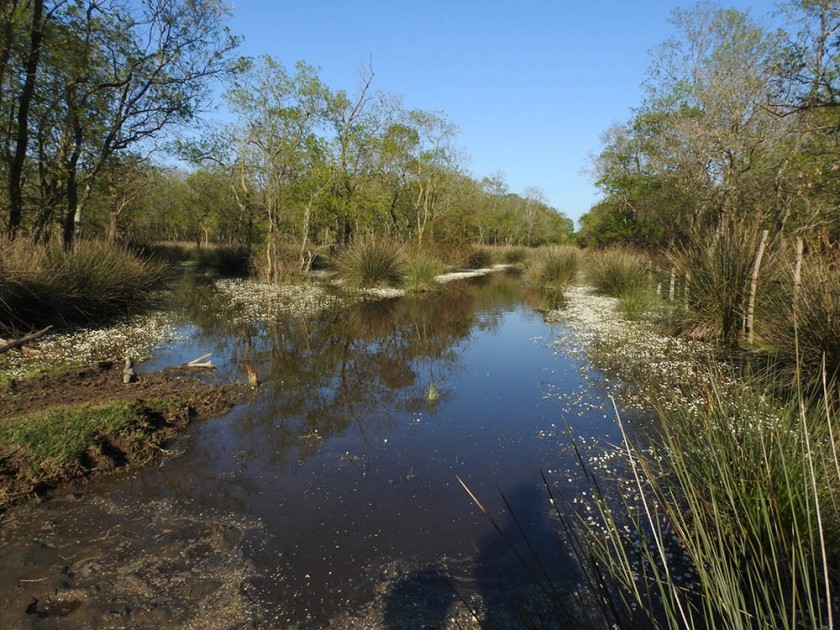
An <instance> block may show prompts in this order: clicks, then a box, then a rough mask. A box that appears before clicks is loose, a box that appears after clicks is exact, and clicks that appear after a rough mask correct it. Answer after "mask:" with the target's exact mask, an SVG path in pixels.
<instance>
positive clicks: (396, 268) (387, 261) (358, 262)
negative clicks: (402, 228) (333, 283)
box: [336, 239, 406, 288]
mask: <svg viewBox="0 0 840 630" xmlns="http://www.w3.org/2000/svg"><path fill="white" fill-rule="evenodd" d="M336 264H337V267H338V274H339V276H340V277H341V278H342V279H343V280H344V282H345V283H346V285H347V286H349V287H353V288H361V287H390V286H399V285H401V284H402V283H403V280H404V277H405V272H406V263H405V257H404V255H403V252H402V249H401V248H400V247H399V246H398V245H396V244H394V243H391V242H390V241H385V240H368V239H366V240H362V241H358V242H356V243H354V244H353V245H351V246H350V247H348V248H347V249H345V250H344V251H343V252H342V253H341V254H340V255H339V257H338V260H337V263H336Z"/></svg>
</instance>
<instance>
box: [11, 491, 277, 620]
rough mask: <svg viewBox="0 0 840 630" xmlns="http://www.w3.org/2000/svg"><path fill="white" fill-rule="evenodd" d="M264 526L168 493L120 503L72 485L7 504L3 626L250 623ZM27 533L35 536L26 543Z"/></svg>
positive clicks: (253, 611) (30, 537)
mask: <svg viewBox="0 0 840 630" xmlns="http://www.w3.org/2000/svg"><path fill="white" fill-rule="evenodd" d="M256 527H258V526H257V525H255V524H253V523H248V522H244V521H236V520H233V519H231V518H230V517H229V516H219V515H214V514H207V515H202V516H200V517H199V516H196V515H194V514H189V513H186V512H182V511H180V510H179V509H178V508H177V507H176V506H175V505H174V504H172V503H171V502H167V501H155V502H151V503H139V502H138V503H137V504H130V503H129V504H121V505H120V504H116V503H113V502H111V501H108V500H103V499H94V500H90V499H89V498H88V497H86V496H85V489H84V487H83V486H82V485H77V486H75V487H74V486H73V485H72V484H71V485H67V486H64V488H63V492H61V493H60V495H57V496H56V497H55V498H54V499H53V500H52V501H49V502H48V503H46V504H40V505H38V504H34V503H32V504H29V505H24V506H19V507H17V508H16V509H15V510H11V511H9V512H8V513H7V514H6V515H5V517H4V519H3V523H2V528H0V548H2V557H3V571H2V572H0V627H2V628H175V627H177V628H196V629H198V628H201V629H210V630H212V629H215V628H220V629H221V628H245V627H254V625H259V623H260V622H259V617H260V616H259V614H258V613H257V611H255V610H253V609H252V606H251V603H250V595H249V591H250V587H249V584H250V581H251V580H252V578H253V569H252V566H251V564H250V562H249V561H248V560H247V559H246V558H245V556H244V554H243V550H242V540H243V537H244V536H245V535H246V534H247V532H248V531H249V530H251V529H254V528H256ZM21 537H25V538H26V539H28V540H30V541H31V544H28V545H24V546H21V545H19V544H15V543H14V542H11V541H15V540H19V539H20V538H21Z"/></svg>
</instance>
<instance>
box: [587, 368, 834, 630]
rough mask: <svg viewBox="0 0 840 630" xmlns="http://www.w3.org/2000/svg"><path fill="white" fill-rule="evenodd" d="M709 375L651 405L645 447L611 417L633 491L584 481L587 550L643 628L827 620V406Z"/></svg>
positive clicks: (815, 624) (830, 599) (830, 488)
mask: <svg viewBox="0 0 840 630" xmlns="http://www.w3.org/2000/svg"><path fill="white" fill-rule="evenodd" d="M712 382H713V383H723V384H719V385H709V387H708V388H707V389H706V390H705V391H702V392H695V394H697V395H698V396H697V399H696V402H694V403H690V404H686V403H685V401H684V399H683V400H681V402H680V403H679V404H678V405H671V406H669V407H668V408H669V411H668V412H667V413H666V412H664V411H663V412H662V413H661V414H660V415H661V419H662V423H661V424H662V426H661V434H660V435H661V437H660V439H659V440H658V441H657V442H655V443H654V444H653V445H652V446H647V447H642V446H640V445H639V444H637V443H636V442H635V441H634V440H632V439H631V438H630V437H629V436H628V435H627V433H626V432H625V431H624V427H623V426H622V433H623V436H624V444H623V447H622V450H623V452H624V457H625V461H626V465H627V466H628V469H629V471H630V476H631V484H630V486H631V487H632V490H633V493H630V495H629V496H627V495H625V498H624V499H623V501H622V502H619V504H618V505H617V504H616V501H614V500H613V501H611V500H608V498H607V497H606V495H604V494H600V493H598V491H597V484H596V485H595V488H594V489H595V491H596V494H597V495H598V497H599V498H598V499H597V501H596V503H597V508H598V510H597V511H598V513H599V516H600V519H599V521H598V523H597V525H593V526H591V529H590V536H589V544H590V547H591V550H592V551H593V553H594V554H595V556H596V557H597V559H598V562H599V563H600V566H601V567H602V568H603V570H604V571H605V572H606V573H607V574H609V575H610V576H611V578H612V579H614V580H615V581H616V582H617V583H618V584H619V585H620V587H621V598H623V599H624V602H625V604H627V606H628V608H629V609H634V608H640V609H642V610H644V611H645V612H646V613H647V614H648V616H649V618H650V620H651V622H652V625H653V626H654V627H668V628H686V627H688V628H692V627H704V628H713V627H725V628H744V629H746V628H790V629H791V630H792V629H793V628H800V627H812V628H820V627H831V625H832V620H833V619H837V618H838V613H840V610H838V605H837V600H836V597H835V592H836V589H837V586H838V585H837V579H836V575H835V565H836V560H837V552H838V548H839V546H838V543H840V511H838V500H840V458H838V449H837V447H838V444H837V437H838V436H836V435H835V434H834V433H833V430H832V426H833V424H834V423H835V422H836V420H837V418H836V409H835V408H833V407H832V406H831V404H830V403H829V402H828V400H827V399H826V400H824V401H822V404H821V405H820V404H808V403H809V402H811V401H807V400H804V399H803V397H802V395H801V394H797V395H794V396H793V397H792V398H791V400H788V401H781V402H779V401H777V400H774V399H773V398H772V397H771V396H770V395H769V394H765V393H763V392H762V391H757V390H756V389H755V387H754V386H750V385H749V384H740V385H734V384H732V382H731V381H729V382H727V381H726V379H721V378H719V375H716V376H714V377H713V379H712ZM663 409H664V407H663ZM675 409H676V410H675ZM619 422H620V420H619Z"/></svg>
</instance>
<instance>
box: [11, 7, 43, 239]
mask: <svg viewBox="0 0 840 630" xmlns="http://www.w3.org/2000/svg"><path fill="white" fill-rule="evenodd" d="M43 15H44V0H33V3H32V32H31V34H30V38H29V54H28V55H27V58H26V65H25V68H24V70H25V73H26V79H24V82H23V87H22V88H21V91H20V97H19V99H18V112H17V139H16V141H15V152H14V156H13V157H12V163H11V164H10V165H9V226H8V230H9V236H10V237H11V238H15V237H16V236H17V234H18V232H19V231H20V224H21V219H22V217H23V166H24V164H25V162H26V148H27V145H28V144H29V106H30V105H31V104H32V97H33V96H34V94H35V79H36V78H37V74H38V59H39V57H40V55H41V42H42V40H43V38H44V24H43Z"/></svg>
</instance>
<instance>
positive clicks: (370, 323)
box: [240, 276, 522, 459]
mask: <svg viewBox="0 0 840 630" xmlns="http://www.w3.org/2000/svg"><path fill="white" fill-rule="evenodd" d="M521 290H522V289H521V283H520V282H519V280H518V279H516V278H509V277H504V276H499V277H497V278H494V279H491V280H486V279H482V281H479V282H472V283H458V284H456V285H453V286H451V287H449V289H448V290H447V291H446V292H443V293H441V294H439V295H433V296H428V297H423V298H418V299H410V298H404V299H396V300H380V301H374V302H366V303H361V304H357V305H355V306H352V307H349V308H346V309H342V310H340V311H336V312H331V313H327V314H323V315H320V316H318V317H315V318H312V319H305V318H299V317H286V318H283V319H280V320H278V321H275V322H270V323H269V324H268V326H267V328H266V330H265V332H263V331H261V330H259V329H257V328H254V329H252V331H250V332H251V333H252V340H253V348H252V350H251V352H250V361H251V363H252V364H253V365H254V367H255V368H256V369H257V372H258V373H259V375H260V378H261V379H262V380H263V382H264V383H265V387H264V390H263V391H261V392H260V399H259V403H258V405H257V406H256V407H255V409H254V412H253V413H249V414H246V416H245V417H243V418H242V422H241V423H240V428H241V430H242V431H244V432H247V433H251V432H254V433H256V432H259V434H260V435H261V439H270V440H272V442H273V443H272V446H273V447H274V451H275V454H276V456H277V457H276V459H280V458H281V457H282V455H281V451H285V450H287V449H288V448H290V447H293V446H296V447H297V448H298V455H299V458H300V459H306V458H308V457H310V456H311V455H313V454H314V453H315V452H317V450H318V448H319V445H320V443H321V439H322V438H325V437H329V436H330V435H339V434H343V433H344V432H346V431H347V430H348V429H349V428H350V427H351V426H352V425H355V426H356V428H357V429H358V430H359V432H360V433H362V434H363V435H364V434H367V433H369V432H370V431H374V430H376V429H378V428H383V427H388V426H390V425H391V424H392V423H393V422H394V418H393V415H392V410H394V409H403V410H405V409H413V408H417V407H418V406H419V404H421V403H424V401H425V399H424V396H425V393H426V391H427V388H428V386H429V382H430V381H434V382H435V383H436V385H438V386H440V385H441V383H445V382H446V380H447V378H449V377H451V375H452V374H453V372H454V371H455V370H456V369H458V362H459V356H460V352H461V351H462V349H463V346H464V344H466V343H467V342H468V340H469V337H470V333H471V331H472V330H473V328H474V327H481V328H482V329H492V328H494V327H495V326H497V325H498V324H499V322H500V321H501V320H500V319H499V318H498V317H489V316H487V314H486V313H487V312H489V311H491V308H490V307H491V306H492V305H497V304H499V302H502V303H503V304H508V303H509V304H511V305H512V304H515V303H517V302H518V301H519V300H520V299H521Z"/></svg>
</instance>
